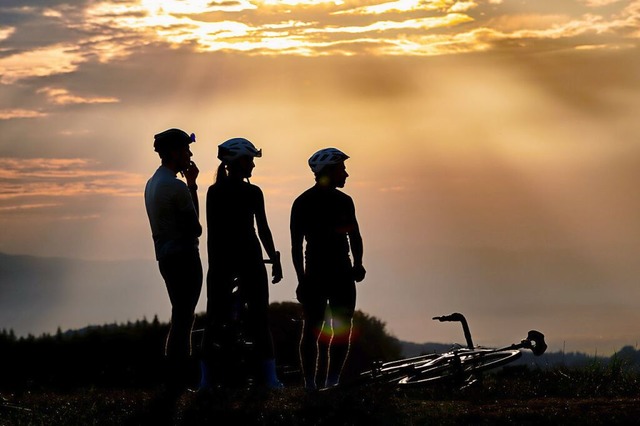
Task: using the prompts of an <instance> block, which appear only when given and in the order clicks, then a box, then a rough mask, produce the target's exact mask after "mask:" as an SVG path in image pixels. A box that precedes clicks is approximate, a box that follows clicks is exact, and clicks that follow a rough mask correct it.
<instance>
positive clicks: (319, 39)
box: [0, 0, 640, 103]
mask: <svg viewBox="0 0 640 426" xmlns="http://www.w3.org/2000/svg"><path fill="white" fill-rule="evenodd" d="M604 6H606V7H604ZM586 10H589V12H590V13H588V14H585V13H584V12H585V11H586ZM3 11H5V12H7V13H9V15H11V16H13V18H11V19H8V21H10V22H12V24H11V25H9V26H8V27H7V29H3V30H0V43H1V44H0V82H1V83H4V84H10V83H14V82H16V81H20V80H24V79H27V78H32V77H47V76H53V75H57V74H64V73H71V72H77V71H78V69H79V67H81V66H88V65H90V64H92V63H96V62H97V63H99V64H105V63H109V62H113V61H116V60H121V59H125V58H129V57H130V56H131V55H132V54H133V53H134V52H136V51H137V50H138V49H141V48H144V47H145V46H149V45H164V46H165V47H167V46H168V47H171V48H174V49H177V48H186V49H190V50H192V51H197V52H201V53H205V52H238V53H244V54H251V55H269V56H273V55H300V56H326V55H341V56H352V55H359V54H368V55H371V54H374V55H392V56H399V55H402V56H425V55H429V56H430V55H445V54H446V55H450V54H455V53H467V52H484V51H491V50H500V49H515V48H517V49H521V50H522V49H526V48H531V47H536V48H545V49H560V48H562V49H566V48H567V47H574V48H584V46H587V47H588V46H598V47H599V48H601V49H606V48H611V49H617V48H620V47H622V46H629V45H630V46H634V45H635V44H637V43H636V39H637V38H638V37H639V36H640V32H639V31H638V29H637V28H638V20H639V19H640V10H639V7H638V6H637V3H635V2H632V1H630V0H626V1H625V0H621V1H612V0H584V1H583V2H582V4H580V3H571V4H565V3H562V4H560V3H559V2H548V1H544V2H540V3H537V2H536V3H522V4H520V5H513V4H508V5H507V4H506V3H505V2H503V1H499V0H485V1H480V0H476V1H472V0H468V1H455V0H431V1H422V0H420V1H419V0H398V1H391V2H389V1H380V0H378V1H375V0H364V1H361V2H358V3H355V4H354V3H349V4H347V3H345V2H342V1H311V0H310V1H302V0H301V1H297V0H296V1H288V2H280V1H257V2H249V1H246V0H238V1H217V2H216V1H208V0H191V1H178V0H167V1H163V2H157V1H150V0H123V1H118V2H115V1H99V2H88V3H80V4H77V5H69V4H64V3H60V4H55V3H54V4H42V3H41V2H36V1H34V0H32V1H28V2H27V3H26V4H24V5H23V6H22V7H19V6H18V4H15V5H14V6H12V7H9V6H7V7H5V8H4V9H3ZM239 12H242V13H241V15H240V14H239ZM14 21H15V22H18V23H19V25H16V24H15V22H14ZM49 34H50V36H47V35H49ZM2 53H3V54H4V56H2V55H1V54H2ZM77 96H78V95H68V96H67V95H66V94H65V96H62V95H59V96H58V97H57V98H56V99H57V100H58V102H61V103H87V102H89V101H88V100H87V99H86V98H82V99H80V98H79V97H77ZM62 99H64V100H62ZM94 101H95V100H94ZM94 101H91V102H94ZM104 101H105V99H103V100H102V101H101V102H104ZM96 102H97V101H96Z"/></svg>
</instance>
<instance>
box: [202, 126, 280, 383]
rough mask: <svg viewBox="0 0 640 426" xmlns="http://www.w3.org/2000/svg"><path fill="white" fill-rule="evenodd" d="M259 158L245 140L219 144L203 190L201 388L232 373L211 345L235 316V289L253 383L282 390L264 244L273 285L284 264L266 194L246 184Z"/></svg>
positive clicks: (217, 339)
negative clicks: (242, 308)
mask: <svg viewBox="0 0 640 426" xmlns="http://www.w3.org/2000/svg"><path fill="white" fill-rule="evenodd" d="M257 157H262V151H261V150H258V149H257V148H256V147H255V146H254V145H253V143H252V142H251V141H249V140H247V139H245V138H232V139H229V140H227V141H225V142H223V143H222V144H220V145H219V146H218V159H219V160H220V166H219V167H218V173H217V176H216V182H215V183H214V184H213V185H211V186H210V187H209V189H208V191H207V251H208V257H209V271H208V273H207V328H206V330H205V339H204V341H203V346H204V352H205V357H206V360H205V362H204V363H203V374H202V382H201V388H203V389H207V388H211V387H213V386H219V385H225V384H226V383H224V382H225V381H228V378H226V379H225V377H224V376H226V375H228V374H230V372H229V371H222V370H224V369H225V366H224V365H219V364H220V363H221V361H220V358H222V357H221V354H220V353H219V352H216V351H213V350H212V348H213V347H214V346H216V347H219V346H220V344H218V345H214V341H221V340H224V339H220V336H221V334H222V332H223V330H224V327H225V326H226V325H227V324H228V322H229V321H230V318H231V317H232V316H233V315H234V312H233V304H234V298H233V297H232V294H233V292H234V289H236V288H237V290H236V291H237V292H239V295H240V297H241V299H242V303H243V304H246V308H247V309H246V314H247V317H246V332H247V333H248V334H249V335H250V336H251V338H252V341H253V343H254V345H253V346H254V356H255V358H256V361H257V363H256V364H257V365H255V367H256V373H257V374H256V381H257V382H258V383H259V384H260V385H262V386H265V387H267V388H269V389H278V388H281V387H282V386H283V385H282V383H281V382H280V381H279V380H278V377H277V375H276V369H275V355H274V348H273V342H272V338H271V330H270V328H269V284H268V276H267V270H266V268H265V265H264V261H263V255H262V246H263V247H264V250H265V252H266V254H267V256H268V257H269V260H270V261H271V263H272V264H273V267H272V283H273V284H276V283H278V282H279V281H280V280H281V279H282V266H281V264H280V253H279V252H278V251H276V248H275V245H274V242H273V237H272V234H271V230H270V228H269V225H268V222H267V216H266V212H265V201H264V195H263V193H262V190H261V189H260V188H259V187H258V186H256V185H253V184H251V183H250V182H249V178H250V177H251V175H252V173H253V169H254V167H255V163H254V159H255V158H257ZM256 231H257V232H256ZM261 245H262V246H261ZM236 314H237V313H236ZM222 345H224V344H222ZM221 349H222V350H223V351H224V350H226V349H227V348H221ZM207 352H209V354H208V355H207ZM232 379H233V378H232Z"/></svg>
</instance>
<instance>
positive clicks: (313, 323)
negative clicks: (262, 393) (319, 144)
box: [290, 148, 366, 390]
mask: <svg viewBox="0 0 640 426" xmlns="http://www.w3.org/2000/svg"><path fill="white" fill-rule="evenodd" d="M348 158H349V156H347V155H346V154H345V153H343V152H342V151H340V150H338V149H336V148H325V149H321V150H319V151H318V152H316V153H314V154H313V155H312V156H311V158H309V167H311V170H312V171H313V173H314V174H315V180H316V184H315V185H314V186H313V187H311V188H310V189H308V190H306V191H305V192H304V193H302V194H301V195H300V196H299V197H298V198H297V199H296V200H295V201H294V203H293V206H292V208H291V223H290V227H291V255H292V259H293V266H294V268H295V271H296V275H297V278H298V287H297V288H296V295H297V297H298V300H299V301H300V303H301V304H302V309H303V313H304V326H303V331H302V338H301V340H300V362H301V366H302V371H303V377H304V386H305V388H306V389H308V390H314V389H316V388H317V387H318V386H320V387H332V386H336V385H337V384H338V383H339V380H340V374H341V372H342V369H343V367H344V364H345V361H346V359H347V355H348V352H349V345H350V340H351V330H352V325H353V324H352V320H353V314H354V311H355V305H356V287H355V283H356V282H360V281H362V280H363V279H364V277H365V274H366V271H365V269H364V267H363V266H362V257H363V244H362V237H361V235H360V228H359V226H358V221H357V219H356V213H355V206H354V203H353V200H352V199H351V197H349V196H348V195H346V194H345V193H343V192H342V191H340V190H338V188H343V187H344V185H345V182H346V179H347V177H348V176H349V175H348V174H347V171H346V167H345V164H344V162H345V160H347V159H348ZM305 243H306V245H305ZM303 246H304V253H303ZM349 254H351V256H352V257H353V262H352V260H351V258H350V256H349ZM327 306H328V307H329V310H330V315H331V320H330V322H329V324H328V325H329V327H328V328H329V329H330V336H329V337H327V336H324V335H323V333H322V331H323V327H324V318H325V311H326V308H327ZM325 328H326V327H325ZM319 365H327V370H326V371H321V372H319V371H318V366H319Z"/></svg>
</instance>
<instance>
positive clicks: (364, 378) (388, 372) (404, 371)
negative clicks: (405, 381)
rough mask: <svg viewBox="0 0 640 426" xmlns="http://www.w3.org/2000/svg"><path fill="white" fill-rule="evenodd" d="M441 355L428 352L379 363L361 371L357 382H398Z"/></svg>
mask: <svg viewBox="0 0 640 426" xmlns="http://www.w3.org/2000/svg"><path fill="white" fill-rule="evenodd" d="M439 356H440V355H438V354H427V355H420V356H416V357H413V358H405V359H398V360H395V361H387V362H383V363H379V364H378V365H376V366H375V367H374V368H373V369H371V370H369V371H365V372H363V373H360V376H359V377H358V378H357V379H356V382H357V383H358V384H371V383H396V382H398V380H400V379H402V378H404V377H407V376H408V375H413V374H415V372H416V371H418V370H419V369H420V368H421V367H422V366H423V365H424V364H426V363H428V362H430V361H431V360H433V359H435V358H437V357H439Z"/></svg>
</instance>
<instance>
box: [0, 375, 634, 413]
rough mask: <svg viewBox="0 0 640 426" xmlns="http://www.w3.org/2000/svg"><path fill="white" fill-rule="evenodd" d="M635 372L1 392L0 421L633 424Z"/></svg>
mask: <svg viewBox="0 0 640 426" xmlns="http://www.w3.org/2000/svg"><path fill="white" fill-rule="evenodd" d="M639 384H640V381H639V380H638V375H637V374H636V373H633V374H632V373H627V372H625V371H624V370H619V371H614V370H612V369H610V368H607V369H599V368H591V369H581V370H574V371H571V370H555V371H551V372H544V373H542V372H531V371H528V370H525V371H518V370H513V371H510V372H509V371H507V372H503V373H501V374H498V375H491V376H489V377H485V378H484V380H483V381H482V383H479V384H477V385H476V386H474V387H472V388H470V389H466V390H459V389H457V388H455V387H451V386H441V387H429V388H423V389H414V390H408V391H401V390H398V389H396V388H393V387H385V386H361V387H356V388H351V389H334V390H331V391H325V392H317V393H306V392H305V391H304V390H302V389H301V388H299V387H296V386H290V387H288V388H286V389H284V390H282V391H277V392H276V391H273V392H261V391H255V390H253V391H248V390H232V391H226V392H219V393H217V394H195V393H185V394H183V395H181V396H180V398H179V399H178V400H176V401H169V400H167V399H163V398H160V394H159V393H158V392H157V391H154V390H134V389H81V390H74V391H70V392H51V391H44V390H41V391H28V392H22V393H10V392H3V393H1V395H2V400H1V401H0V425H2V426H5V425H7V426H8V425H137V424H154V425H160V424H168V425H205V424H207V425H210V424H216V425H226V424H229V425H231V424H233V425H242V426H245V425H331V426H338V425H432V424H436V425H460V424H487V425H489V424H490V425H494V424H517V425H528V424H530V425H537V424H545V425H546V424H567V425H578V424H579V425H605V424H606V425H611V424H635V423H637V419H638V418H640V386H639Z"/></svg>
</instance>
